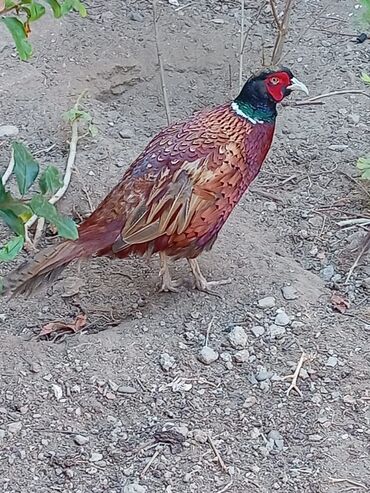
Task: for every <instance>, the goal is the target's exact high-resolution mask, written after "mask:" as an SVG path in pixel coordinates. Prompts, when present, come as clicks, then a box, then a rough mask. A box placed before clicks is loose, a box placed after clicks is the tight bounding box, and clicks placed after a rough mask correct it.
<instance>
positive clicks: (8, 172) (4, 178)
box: [2, 148, 14, 185]
mask: <svg viewBox="0 0 370 493" xmlns="http://www.w3.org/2000/svg"><path fill="white" fill-rule="evenodd" d="M13 169H14V151H13V148H12V150H11V155H10V161H9V164H8V167H7V168H6V170H5V172H4V174H3V176H2V182H3V185H5V184H6V182H7V181H8V180H9V178H10V175H11V174H12V173H13Z"/></svg>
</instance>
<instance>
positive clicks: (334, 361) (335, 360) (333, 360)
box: [325, 356, 338, 368]
mask: <svg viewBox="0 0 370 493" xmlns="http://www.w3.org/2000/svg"><path fill="white" fill-rule="evenodd" d="M325 364H326V366H331V367H332V368H334V366H337V364H338V358H337V357H335V356H329V358H328V360H327V362H326V363H325Z"/></svg>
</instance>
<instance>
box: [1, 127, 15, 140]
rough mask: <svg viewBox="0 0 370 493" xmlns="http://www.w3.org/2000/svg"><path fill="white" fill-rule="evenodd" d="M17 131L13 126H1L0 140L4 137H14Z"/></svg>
mask: <svg viewBox="0 0 370 493" xmlns="http://www.w3.org/2000/svg"><path fill="white" fill-rule="evenodd" d="M18 133H19V130H18V127H16V126H15V125H1V126H0V139H2V138H4V137H15V136H16V135H18Z"/></svg>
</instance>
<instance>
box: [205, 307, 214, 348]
mask: <svg viewBox="0 0 370 493" xmlns="http://www.w3.org/2000/svg"><path fill="white" fill-rule="evenodd" d="M214 319H215V316H214V315H213V316H212V318H211V321H210V322H209V324H208V327H207V334H206V342H205V343H204V345H205V346H206V347H208V339H209V332H210V330H211V327H212V325H213V321H214Z"/></svg>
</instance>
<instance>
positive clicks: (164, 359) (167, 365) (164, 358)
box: [159, 353, 176, 371]
mask: <svg viewBox="0 0 370 493" xmlns="http://www.w3.org/2000/svg"><path fill="white" fill-rule="evenodd" d="M159 364H160V365H161V368H162V370H163V371H169V370H170V369H171V368H173V367H174V366H175V364H176V360H175V358H174V357H173V356H170V355H169V354H168V353H162V354H161V356H160V358H159Z"/></svg>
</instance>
